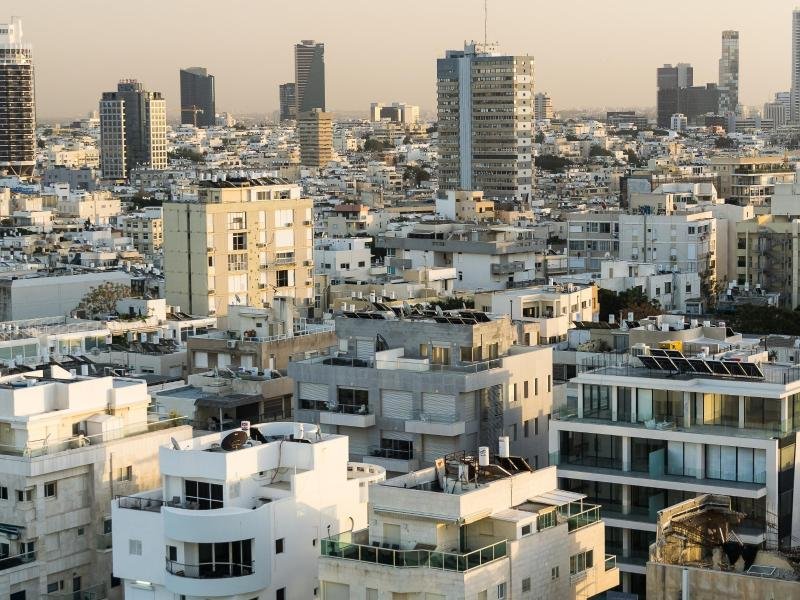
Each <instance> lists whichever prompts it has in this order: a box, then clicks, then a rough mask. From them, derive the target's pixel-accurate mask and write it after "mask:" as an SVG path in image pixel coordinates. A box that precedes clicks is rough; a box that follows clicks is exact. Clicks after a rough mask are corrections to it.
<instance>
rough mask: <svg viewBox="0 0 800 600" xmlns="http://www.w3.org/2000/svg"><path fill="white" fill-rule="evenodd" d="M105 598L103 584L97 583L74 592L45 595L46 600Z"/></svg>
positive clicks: (96, 599) (101, 599) (105, 593)
mask: <svg viewBox="0 0 800 600" xmlns="http://www.w3.org/2000/svg"><path fill="white" fill-rule="evenodd" d="M107 597H108V595H107V592H106V586H105V584H104V583H98V584H97V585H92V586H89V587H87V588H85V589H83V590H79V591H76V592H52V593H50V594H46V595H45V598H46V599H47V600H103V598H107Z"/></svg>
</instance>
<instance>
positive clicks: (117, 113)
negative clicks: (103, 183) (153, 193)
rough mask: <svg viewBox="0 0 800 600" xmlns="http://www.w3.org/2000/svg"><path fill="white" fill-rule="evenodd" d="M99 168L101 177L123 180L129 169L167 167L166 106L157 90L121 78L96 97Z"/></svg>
mask: <svg viewBox="0 0 800 600" xmlns="http://www.w3.org/2000/svg"><path fill="white" fill-rule="evenodd" d="M100 167H101V169H102V172H103V177H104V178H105V179H126V178H127V177H128V174H129V173H130V171H131V169H135V168H139V167H147V168H149V169H165V168H166V167H167V106H166V101H165V100H164V97H163V96H162V95H161V92H149V91H147V90H145V89H144V86H143V85H142V84H141V83H139V82H138V81H136V80H133V79H130V80H123V81H120V82H119V84H118V85H117V91H116V92H103V96H102V97H101V99H100Z"/></svg>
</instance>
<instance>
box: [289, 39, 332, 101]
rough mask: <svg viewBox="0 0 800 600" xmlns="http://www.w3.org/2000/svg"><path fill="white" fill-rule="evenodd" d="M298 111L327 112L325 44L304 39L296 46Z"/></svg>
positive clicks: (295, 76)
mask: <svg viewBox="0 0 800 600" xmlns="http://www.w3.org/2000/svg"><path fill="white" fill-rule="evenodd" d="M294 83H295V101H296V106H297V108H296V113H297V114H298V115H299V114H300V113H303V112H310V111H312V110H314V109H315V108H318V109H319V110H320V111H322V112H325V44H322V43H318V42H315V41H314V40H303V41H302V42H300V43H299V44H295V46H294Z"/></svg>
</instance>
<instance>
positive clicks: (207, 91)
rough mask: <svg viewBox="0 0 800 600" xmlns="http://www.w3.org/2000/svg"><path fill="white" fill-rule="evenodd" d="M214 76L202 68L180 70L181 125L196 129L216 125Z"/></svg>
mask: <svg viewBox="0 0 800 600" xmlns="http://www.w3.org/2000/svg"><path fill="white" fill-rule="evenodd" d="M214 98H215V95H214V76H213V75H209V74H208V71H206V70H205V69H204V68H202V67H191V68H189V69H181V123H183V124H184V125H194V126H196V127H213V126H214V125H216V120H217V119H216V106H215V103H214Z"/></svg>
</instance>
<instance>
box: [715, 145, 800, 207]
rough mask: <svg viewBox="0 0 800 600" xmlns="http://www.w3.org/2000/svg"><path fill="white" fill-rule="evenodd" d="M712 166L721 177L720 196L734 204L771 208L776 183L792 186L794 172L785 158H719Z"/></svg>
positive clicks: (726, 156)
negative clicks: (790, 184)
mask: <svg viewBox="0 0 800 600" xmlns="http://www.w3.org/2000/svg"><path fill="white" fill-rule="evenodd" d="M711 166H712V167H713V168H714V170H715V171H716V172H717V173H718V174H719V178H720V185H719V189H718V190H717V192H718V193H719V196H720V197H721V198H725V200H726V201H728V202H730V203H732V204H738V205H740V206H746V205H748V204H752V205H753V206H769V204H770V200H771V199H772V194H773V193H774V192H775V184H776V183H793V182H794V178H795V171H794V168H793V167H792V166H791V165H790V164H789V163H788V162H787V161H786V159H785V158H784V157H782V156H733V155H718V156H713V157H712V158H711Z"/></svg>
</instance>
